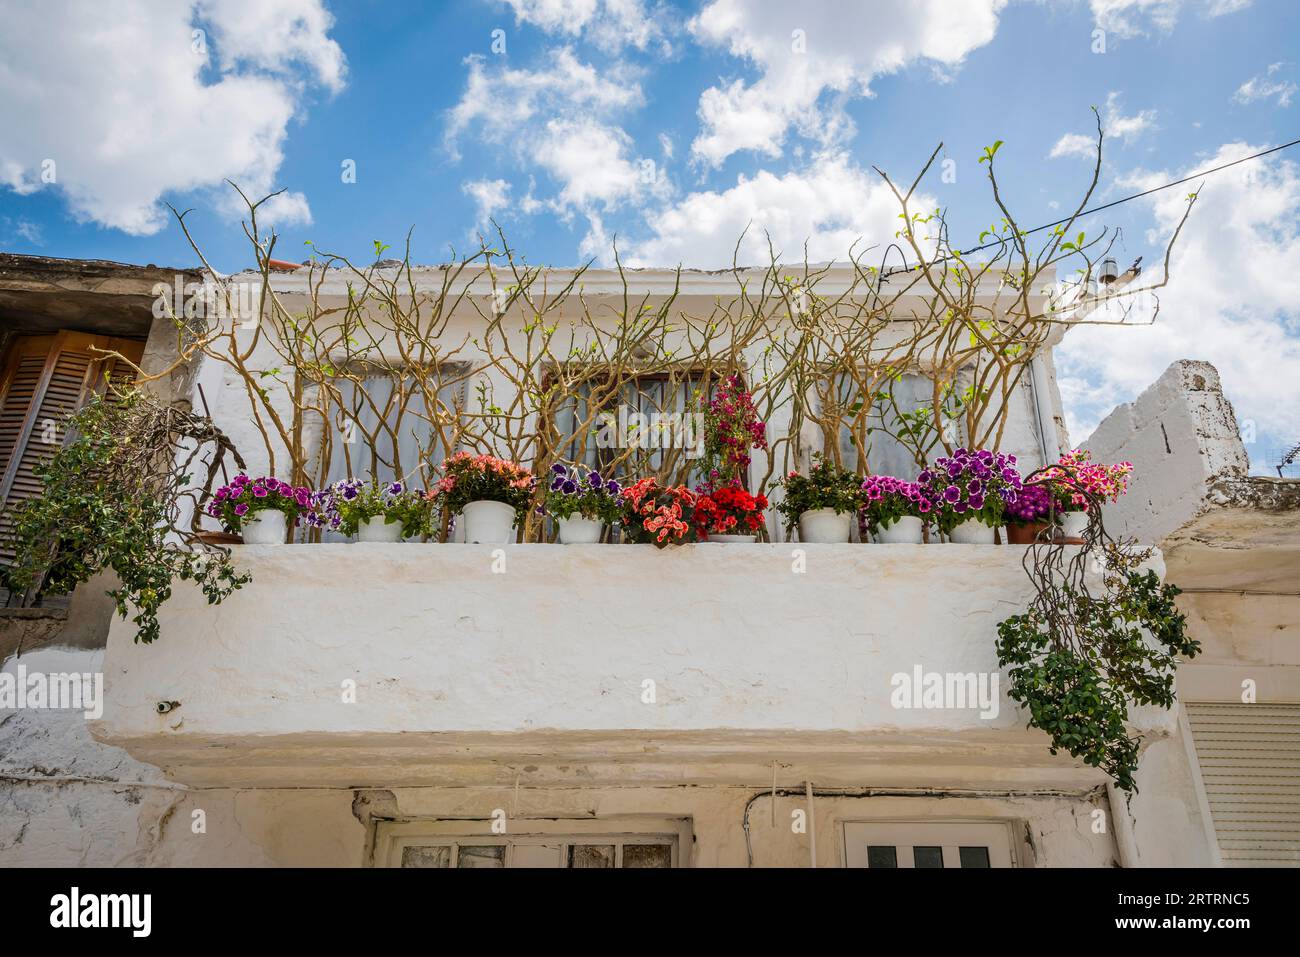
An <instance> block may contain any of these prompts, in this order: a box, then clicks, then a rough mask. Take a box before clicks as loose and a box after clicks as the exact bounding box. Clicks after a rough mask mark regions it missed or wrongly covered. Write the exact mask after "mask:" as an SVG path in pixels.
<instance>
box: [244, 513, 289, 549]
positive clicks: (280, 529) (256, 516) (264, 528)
mask: <svg viewBox="0 0 1300 957" xmlns="http://www.w3.org/2000/svg"><path fill="white" fill-rule="evenodd" d="M239 530H240V532H241V533H242V534H243V536H244V544H245V545H283V544H284V540H285V539H286V538H287V537H288V530H289V528H288V525H287V524H286V523H285V514H284V512H281V511H280V510H279V509H274V508H264V509H262V510H261V511H260V512H254V513H253V514H252V515H248V516H246V517H245V518H244V519H243V520H242V521H241V522H240V523H239Z"/></svg>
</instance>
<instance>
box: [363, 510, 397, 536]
mask: <svg viewBox="0 0 1300 957" xmlns="http://www.w3.org/2000/svg"><path fill="white" fill-rule="evenodd" d="M401 540H402V523H401V522H389V521H385V520H384V516H382V515H378V516H376V517H375V518H368V519H366V520H365V521H362V522H358V523H357V541H359V542H400V541H401Z"/></svg>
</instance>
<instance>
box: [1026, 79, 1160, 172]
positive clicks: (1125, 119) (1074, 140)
mask: <svg viewBox="0 0 1300 957" xmlns="http://www.w3.org/2000/svg"><path fill="white" fill-rule="evenodd" d="M1120 100H1121V97H1120V94H1119V93H1117V92H1114V91H1112V92H1111V93H1110V94H1108V95H1107V97H1106V106H1105V108H1104V109H1103V110H1102V121H1101V128H1102V130H1103V131H1104V132H1105V134H1106V138H1107V139H1108V140H1119V142H1121V143H1124V144H1126V145H1127V144H1128V143H1131V142H1132V141H1133V140H1135V139H1137V138H1138V137H1139V136H1141V135H1142V134H1143V133H1145V132H1146V131H1147V130H1149V129H1152V128H1153V127H1154V126H1155V122H1156V111H1155V110H1141V111H1139V112H1138V113H1135V114H1133V115H1132V116H1125V115H1124V113H1123V111H1122V108H1121V102H1120ZM1048 155H1049V156H1050V157H1051V158H1052V159H1059V158H1060V157H1062V156H1082V157H1085V158H1087V159H1093V158H1095V157H1096V155H1097V137H1096V136H1095V135H1088V134H1084V133H1066V134H1065V135H1064V136H1062V137H1061V138H1060V139H1059V140H1057V141H1056V145H1055V146H1053V147H1052V151H1051V153H1049V154H1048Z"/></svg>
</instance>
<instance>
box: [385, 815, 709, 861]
mask: <svg viewBox="0 0 1300 957" xmlns="http://www.w3.org/2000/svg"><path fill="white" fill-rule="evenodd" d="M493 823H494V822H493V821H492V820H491V819H486V820H466V819H463V818H459V819H448V818H435V819H404V820H392V821H377V822H376V823H375V834H374V841H373V845H374V849H373V851H372V853H371V858H370V862H369V863H370V866H372V867H383V868H388V867H391V868H401V866H402V851H403V850H404V849H405V848H407V847H430V846H435V845H436V846H447V845H452V846H453V850H452V853H451V855H450V857H449V859H448V862H447V869H448V870H454V869H456V857H457V852H458V847H459V846H460V845H464V846H473V847H481V846H484V845H494V846H495V845H502V844H504V845H506V852H505V857H504V859H503V866H504V867H505V868H510V867H511V866H512V865H511V856H512V855H511V850H510V848H512V847H514V846H519V845H524V846H538V845H547V846H550V845H555V844H559V845H561V846H562V848H563V850H561V861H562V862H567V859H568V851H567V848H568V847H569V846H571V845H581V844H613V845H614V847H615V851H614V862H615V863H614V867H615V868H616V869H621V868H622V861H623V847H624V846H625V845H628V844H668V845H669V846H670V847H671V849H672V860H671V863H670V864H669V867H671V868H678V867H690V866H691V865H690V852H691V848H692V846H693V845H694V834H693V830H692V826H691V820H690V818H684V817H659V816H653V815H650V816H641V815H628V816H621V817H608V818H594V819H593V818H580V819H565V818H546V819H545V820H541V819H533V818H510V819H508V824H507V831H506V833H505V834H494V833H493V832H492V826H493ZM563 866H566V867H567V863H565V864H564V865H563Z"/></svg>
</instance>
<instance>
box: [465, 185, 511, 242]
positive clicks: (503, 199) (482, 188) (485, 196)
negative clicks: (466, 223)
mask: <svg viewBox="0 0 1300 957" xmlns="http://www.w3.org/2000/svg"><path fill="white" fill-rule="evenodd" d="M460 188H461V192H463V193H464V194H465V195H466V196H469V197H470V198H472V199H473V200H474V205H475V206H476V207H477V208H478V216H477V217H476V220H475V222H476V224H477V226H478V228H479V229H481V230H487V229H488V228H489V227H490V226H491V224H492V217H493V216H494V215H496V213H497V211H498V210H501V209H504V208H505V207H506V205H507V204H508V203H509V202H510V184H509V183H507V182H506V181H505V180H503V179H476V180H471V181H469V182H466V183H462V184H461V187H460Z"/></svg>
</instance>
